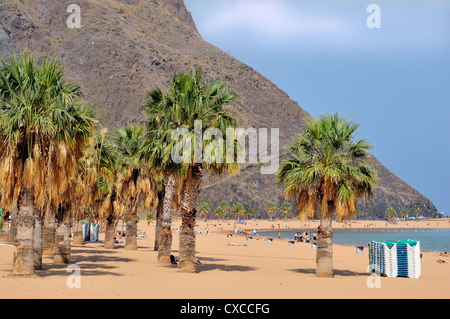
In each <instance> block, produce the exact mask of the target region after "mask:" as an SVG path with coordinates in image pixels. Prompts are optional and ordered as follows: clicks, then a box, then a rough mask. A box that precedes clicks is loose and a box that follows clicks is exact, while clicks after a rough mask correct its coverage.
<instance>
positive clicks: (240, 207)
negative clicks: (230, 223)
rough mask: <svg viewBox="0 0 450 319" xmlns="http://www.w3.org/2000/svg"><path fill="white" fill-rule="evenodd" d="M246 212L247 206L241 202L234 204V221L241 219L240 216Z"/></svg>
mask: <svg viewBox="0 0 450 319" xmlns="http://www.w3.org/2000/svg"><path fill="white" fill-rule="evenodd" d="M244 212H245V207H244V205H242V204H241V203H237V204H236V205H234V206H233V215H234V221H235V222H236V221H237V220H238V219H239V216H242V214H244Z"/></svg>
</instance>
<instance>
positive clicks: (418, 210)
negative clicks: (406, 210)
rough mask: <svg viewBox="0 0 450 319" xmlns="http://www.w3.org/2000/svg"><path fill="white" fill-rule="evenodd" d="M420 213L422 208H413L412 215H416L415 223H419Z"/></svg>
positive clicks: (417, 206) (418, 206)
mask: <svg viewBox="0 0 450 319" xmlns="http://www.w3.org/2000/svg"><path fill="white" fill-rule="evenodd" d="M421 211H422V207H420V205H416V206H415V207H414V214H416V222H418V221H419V214H420V212H421Z"/></svg>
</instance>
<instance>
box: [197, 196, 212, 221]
mask: <svg viewBox="0 0 450 319" xmlns="http://www.w3.org/2000/svg"><path fill="white" fill-rule="evenodd" d="M210 203H211V201H210V200H209V199H205V200H204V201H203V202H201V203H200V205H198V207H197V211H198V212H199V213H200V216H203V217H205V222H206V221H208V215H209V212H210V211H211V207H210Z"/></svg>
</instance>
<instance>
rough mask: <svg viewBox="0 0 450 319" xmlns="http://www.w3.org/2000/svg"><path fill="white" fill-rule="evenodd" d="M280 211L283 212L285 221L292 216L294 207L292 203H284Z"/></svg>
mask: <svg viewBox="0 0 450 319" xmlns="http://www.w3.org/2000/svg"><path fill="white" fill-rule="evenodd" d="M280 210H281V213H282V215H283V217H284V218H285V219H287V218H288V217H289V216H290V215H291V213H292V205H291V203H289V202H284V203H283V204H282V205H281V208H280Z"/></svg>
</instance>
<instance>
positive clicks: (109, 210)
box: [94, 129, 125, 249]
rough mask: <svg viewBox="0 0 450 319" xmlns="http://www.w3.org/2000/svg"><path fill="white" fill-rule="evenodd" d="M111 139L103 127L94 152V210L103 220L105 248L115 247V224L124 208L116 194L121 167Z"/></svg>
mask: <svg viewBox="0 0 450 319" xmlns="http://www.w3.org/2000/svg"><path fill="white" fill-rule="evenodd" d="M111 140H112V138H111V137H110V136H109V135H108V134H107V132H106V130H105V129H103V130H102V131H101V132H100V135H99V136H98V137H97V141H96V146H95V154H94V156H95V158H96V165H97V171H98V175H97V183H98V193H97V198H96V200H95V204H94V211H96V212H97V213H98V216H99V217H100V218H101V219H104V220H105V240H104V247H105V248H106V249H114V248H115V245H114V236H115V231H116V224H117V221H118V220H119V218H120V217H121V216H122V214H123V212H124V210H125V208H124V206H123V205H122V203H121V201H120V198H119V195H118V194H117V179H118V175H119V171H120V170H121V168H122V167H121V163H120V162H119V155H118V154H117V148H116V147H115V145H114V144H113V143H112V141H111Z"/></svg>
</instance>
